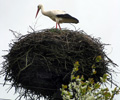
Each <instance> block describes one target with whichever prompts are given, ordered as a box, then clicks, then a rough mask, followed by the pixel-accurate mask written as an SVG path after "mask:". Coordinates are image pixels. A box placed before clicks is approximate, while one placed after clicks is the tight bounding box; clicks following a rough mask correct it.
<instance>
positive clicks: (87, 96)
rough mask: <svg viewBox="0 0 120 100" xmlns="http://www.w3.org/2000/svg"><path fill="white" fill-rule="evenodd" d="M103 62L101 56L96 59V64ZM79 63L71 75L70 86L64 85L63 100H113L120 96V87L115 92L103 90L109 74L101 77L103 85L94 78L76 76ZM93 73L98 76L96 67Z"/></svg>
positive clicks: (75, 65)
mask: <svg viewBox="0 0 120 100" xmlns="http://www.w3.org/2000/svg"><path fill="white" fill-rule="evenodd" d="M100 60H101V57H100V56H97V57H96V62H99V61H100ZM79 67H80V64H79V62H78V61H77V62H75V64H74V68H73V71H72V73H71V82H70V83H69V84H68V85H62V88H61V89H60V90H61V92H62V93H61V95H62V98H63V100H113V98H114V96H115V95H118V94H120V87H119V88H118V87H115V88H114V90H112V91H109V89H108V88H107V87H106V88H102V84H101V83H103V84H105V83H106V82H107V78H108V76H109V75H108V74H104V75H103V77H100V80H101V83H100V82H97V83H95V82H94V80H93V78H89V79H88V80H85V79H84V76H83V75H82V76H79V75H76V72H77V71H78V70H79ZM92 70H93V73H92V74H96V73H97V72H96V71H95V66H94V65H93V66H92Z"/></svg>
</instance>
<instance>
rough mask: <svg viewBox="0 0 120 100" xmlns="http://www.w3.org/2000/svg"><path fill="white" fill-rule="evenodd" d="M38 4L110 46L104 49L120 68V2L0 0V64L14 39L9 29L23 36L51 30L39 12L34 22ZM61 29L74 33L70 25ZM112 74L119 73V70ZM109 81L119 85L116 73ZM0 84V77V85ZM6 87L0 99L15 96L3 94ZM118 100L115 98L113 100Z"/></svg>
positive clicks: (6, 88) (106, 0)
mask: <svg viewBox="0 0 120 100" xmlns="http://www.w3.org/2000/svg"><path fill="white" fill-rule="evenodd" d="M40 3H41V4H43V5H44V8H45V9H46V10H52V9H53V10H54V9H57V10H64V11H66V12H67V13H69V14H70V15H72V16H74V17H76V18H77V19H79V22H80V23H79V24H75V27H76V29H79V28H80V29H81V30H84V31H85V32H86V33H87V34H88V35H92V36H93V37H96V38H97V37H100V38H101V41H102V43H106V44H111V45H109V46H106V48H105V51H106V53H107V54H108V56H109V57H110V58H111V59H112V60H113V61H114V62H115V63H117V64H118V65H119V66H120V39H119V38H120V0H0V63H2V62H3V58H2V57H1V56H2V55H4V54H7V52H4V51H3V50H8V49H9V45H8V44H9V43H10V42H11V41H12V39H14V36H13V34H12V33H11V32H10V31H9V29H12V30H14V31H17V32H20V33H22V34H23V35H25V34H27V31H31V29H30V28H29V26H32V27H33V28H35V30H41V29H46V28H52V27H55V22H53V21H52V20H51V19H49V18H47V17H45V16H43V15H42V14H41V12H40V13H39V15H38V18H37V19H35V14H36V11H37V5H38V4H40ZM61 27H62V28H68V29H72V30H75V29H74V27H73V26H72V25H70V24H61ZM1 66H2V65H0V68H1ZM116 71H119V72H120V68H117V70H116ZM113 78H114V79H115V80H117V81H119V82H120V74H118V75H117V76H115V75H114V77H113ZM3 82H4V81H3V76H1V77H0V83H3ZM9 84H10V83H9ZM118 85H119V86H120V83H119V84H118ZM9 87H10V86H9V85H7V86H4V87H3V86H2V85H1V84H0V98H6V99H11V100H14V99H15V98H16V97H17V96H18V94H16V95H15V94H14V88H13V89H11V90H10V91H9V92H8V93H7V90H8V88H9ZM119 98H120V96H116V98H115V100H119Z"/></svg>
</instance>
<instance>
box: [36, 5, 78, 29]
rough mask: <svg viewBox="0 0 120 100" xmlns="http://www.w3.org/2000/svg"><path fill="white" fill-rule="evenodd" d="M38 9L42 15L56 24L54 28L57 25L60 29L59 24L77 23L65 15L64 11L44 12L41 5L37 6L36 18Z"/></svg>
mask: <svg viewBox="0 0 120 100" xmlns="http://www.w3.org/2000/svg"><path fill="white" fill-rule="evenodd" d="M40 9H41V12H42V14H43V15H45V16H48V17H49V18H51V19H52V20H53V21H55V22H56V28H57V24H58V26H59V28H60V29H61V27H60V25H59V24H60V23H78V22H79V21H78V20H77V19H76V18H74V17H72V16H71V15H69V14H67V13H66V12H65V11H61V10H50V11H44V8H43V5H41V4H40V5H38V11H37V13H36V17H37V15H38V12H39V10H40Z"/></svg>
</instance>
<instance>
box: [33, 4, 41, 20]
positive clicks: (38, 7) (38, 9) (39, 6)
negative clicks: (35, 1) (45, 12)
mask: <svg viewBox="0 0 120 100" xmlns="http://www.w3.org/2000/svg"><path fill="white" fill-rule="evenodd" d="M41 7H42V5H41V4H39V5H38V6H37V13H36V16H35V18H36V17H37V15H38V13H39V11H40V9H41Z"/></svg>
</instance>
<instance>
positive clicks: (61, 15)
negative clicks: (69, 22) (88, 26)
mask: <svg viewBox="0 0 120 100" xmlns="http://www.w3.org/2000/svg"><path fill="white" fill-rule="evenodd" d="M56 16H57V17H58V18H65V19H73V20H75V23H79V20H78V19H77V18H75V17H72V16H71V15H69V14H58V15H56Z"/></svg>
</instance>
